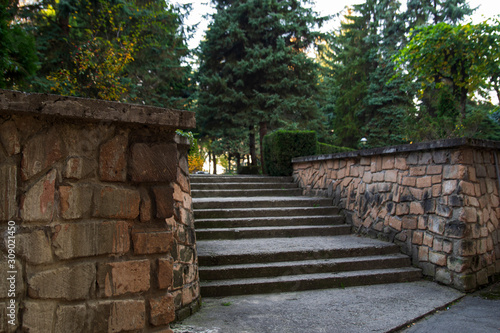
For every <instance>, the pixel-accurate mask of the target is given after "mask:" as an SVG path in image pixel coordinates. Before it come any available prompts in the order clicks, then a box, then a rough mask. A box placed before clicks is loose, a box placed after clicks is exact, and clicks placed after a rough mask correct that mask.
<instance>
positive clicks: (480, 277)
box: [476, 268, 488, 286]
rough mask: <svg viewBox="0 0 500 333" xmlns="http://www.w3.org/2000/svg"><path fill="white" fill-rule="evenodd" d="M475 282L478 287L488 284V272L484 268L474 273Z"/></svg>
mask: <svg viewBox="0 0 500 333" xmlns="http://www.w3.org/2000/svg"><path fill="white" fill-rule="evenodd" d="M476 281H477V284H478V285H480V286H484V285H487V284H488V270H487V269H486V268H483V269H481V270H480V271H479V272H477V273H476Z"/></svg>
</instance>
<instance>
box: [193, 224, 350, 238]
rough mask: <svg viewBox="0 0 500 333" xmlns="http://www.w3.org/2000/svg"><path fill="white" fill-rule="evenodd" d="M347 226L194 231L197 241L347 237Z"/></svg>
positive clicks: (348, 227) (348, 230) (348, 232)
mask: <svg viewBox="0 0 500 333" xmlns="http://www.w3.org/2000/svg"><path fill="white" fill-rule="evenodd" d="M350 232H351V227H350V226H348V225H332V226H279V227H247V228H244V227H243V228H211V229H198V230H196V239H197V240H213V239H242V238H276V237H308V236H337V235H348V234H350Z"/></svg>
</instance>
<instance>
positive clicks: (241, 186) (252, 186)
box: [191, 182, 298, 191]
mask: <svg viewBox="0 0 500 333" xmlns="http://www.w3.org/2000/svg"><path fill="white" fill-rule="evenodd" d="M289 188H295V189H296V188H298V184H295V183H269V182H268V183H194V184H193V183H191V190H205V191H210V190H257V189H266V190H273V189H281V190H285V189H289Z"/></svg>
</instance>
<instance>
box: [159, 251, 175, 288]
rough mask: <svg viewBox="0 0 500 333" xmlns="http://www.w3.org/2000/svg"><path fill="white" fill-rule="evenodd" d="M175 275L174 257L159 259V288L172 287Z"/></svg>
mask: <svg viewBox="0 0 500 333" xmlns="http://www.w3.org/2000/svg"><path fill="white" fill-rule="evenodd" d="M173 277H174V259H173V258H172V257H169V258H160V259H158V288H160V289H168V288H170V287H172V284H173Z"/></svg>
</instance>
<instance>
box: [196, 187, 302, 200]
mask: <svg viewBox="0 0 500 333" xmlns="http://www.w3.org/2000/svg"><path fill="white" fill-rule="evenodd" d="M301 194H302V190H301V189H300V188H291V189H266V188H263V189H253V190H252V189H249V190H242V189H238V190H191V195H192V197H193V198H210V197H262V196H266V197H280V196H297V195H301Z"/></svg>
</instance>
